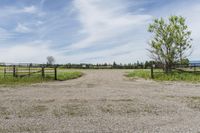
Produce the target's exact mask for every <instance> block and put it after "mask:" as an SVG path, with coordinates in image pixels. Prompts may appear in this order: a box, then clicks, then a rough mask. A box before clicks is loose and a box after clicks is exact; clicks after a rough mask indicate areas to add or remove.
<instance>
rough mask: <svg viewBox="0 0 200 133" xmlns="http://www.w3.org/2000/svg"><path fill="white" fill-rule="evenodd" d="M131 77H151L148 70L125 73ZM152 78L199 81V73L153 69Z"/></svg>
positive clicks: (158, 79)
mask: <svg viewBox="0 0 200 133" xmlns="http://www.w3.org/2000/svg"><path fill="white" fill-rule="evenodd" d="M127 76H128V77H131V78H144V79H151V73H150V70H134V71H133V72H129V73H128V74H127ZM154 80H157V81H188V82H200V74H195V73H187V72H182V73H180V72H177V71H173V72H171V73H168V74H166V73H163V72H162V70H154Z"/></svg>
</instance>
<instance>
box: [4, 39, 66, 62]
mask: <svg viewBox="0 0 200 133" xmlns="http://www.w3.org/2000/svg"><path fill="white" fill-rule="evenodd" d="M49 55H51V56H54V57H55V58H56V63H63V62H64V60H65V57H64V56H62V55H60V54H59V52H58V51H55V50H53V49H52V48H51V43H50V42H48V41H47V42H46V41H35V42H27V43H24V44H15V45H14V46H10V47H0V61H1V62H5V63H46V57H47V56H49Z"/></svg>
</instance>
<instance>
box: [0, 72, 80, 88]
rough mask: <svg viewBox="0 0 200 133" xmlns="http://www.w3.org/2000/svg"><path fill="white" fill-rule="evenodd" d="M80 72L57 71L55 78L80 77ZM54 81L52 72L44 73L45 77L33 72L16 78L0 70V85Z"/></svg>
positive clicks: (61, 79) (62, 79) (60, 79)
mask: <svg viewBox="0 0 200 133" xmlns="http://www.w3.org/2000/svg"><path fill="white" fill-rule="evenodd" d="M81 76H82V73H81V72H78V71H58V75H57V78H58V80H59V81H64V80H69V79H75V78H78V77H81ZM48 81H54V74H46V76H45V78H42V77H41V74H34V75H32V76H30V77H28V76H26V77H21V78H19V77H18V78H16V77H13V76H12V75H10V76H6V77H4V75H3V73H2V72H0V85H2V86H8V85H27V84H33V83H42V82H48Z"/></svg>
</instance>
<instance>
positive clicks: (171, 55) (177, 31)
mask: <svg viewBox="0 0 200 133" xmlns="http://www.w3.org/2000/svg"><path fill="white" fill-rule="evenodd" d="M148 31H149V32H151V33H153V38H152V39H151V41H150V43H149V44H150V49H149V52H150V53H151V58H152V59H153V60H154V61H156V62H161V63H162V66H163V69H164V70H165V72H170V71H171V68H172V66H173V65H174V64H175V63H176V62H179V63H182V62H183V59H186V58H187V56H189V54H188V53H189V51H190V49H191V47H192V45H191V41H192V39H191V38H190V36H191V32H190V31H189V30H188V26H187V25H186V24H185V18H183V17H182V16H171V17H169V19H168V22H167V21H165V20H164V19H163V18H161V19H155V20H154V22H153V23H152V24H150V25H149V29H148Z"/></svg>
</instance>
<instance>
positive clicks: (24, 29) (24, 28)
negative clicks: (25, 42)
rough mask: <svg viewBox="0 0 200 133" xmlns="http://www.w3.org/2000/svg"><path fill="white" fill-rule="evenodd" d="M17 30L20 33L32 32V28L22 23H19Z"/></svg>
mask: <svg viewBox="0 0 200 133" xmlns="http://www.w3.org/2000/svg"><path fill="white" fill-rule="evenodd" d="M15 31H16V32H19V33H29V32H31V29H30V28H28V27H27V26H25V25H23V24H21V23H18V24H17V27H16V29H15Z"/></svg>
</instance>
